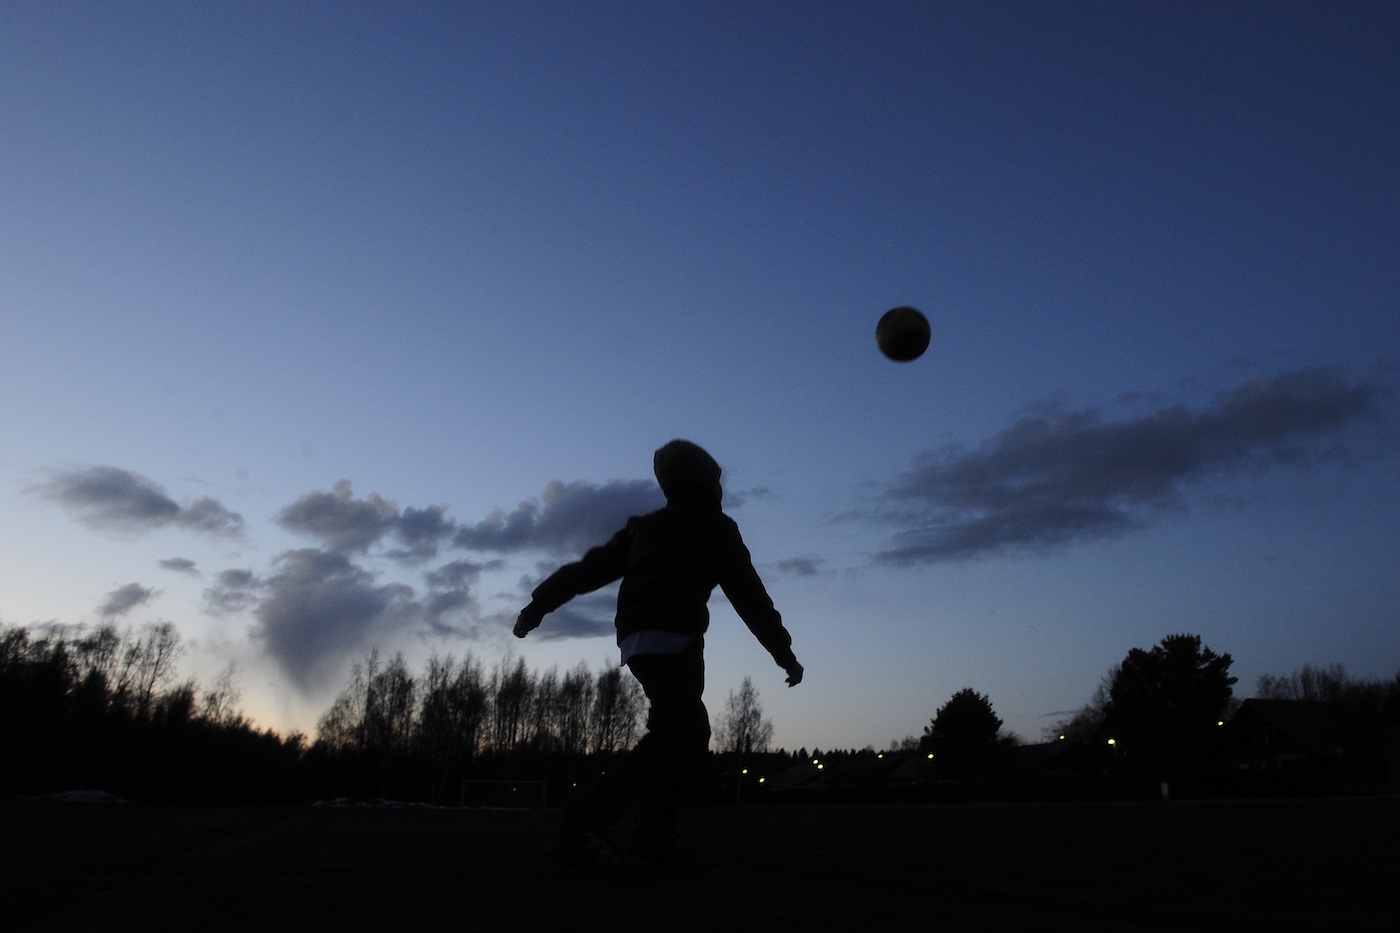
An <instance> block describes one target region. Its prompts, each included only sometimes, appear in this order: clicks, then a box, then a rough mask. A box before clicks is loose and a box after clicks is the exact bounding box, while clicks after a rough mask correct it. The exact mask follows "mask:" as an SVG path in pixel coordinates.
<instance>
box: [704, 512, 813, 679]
mask: <svg viewBox="0 0 1400 933" xmlns="http://www.w3.org/2000/svg"><path fill="white" fill-rule="evenodd" d="M723 535H724V540H723V558H722V561H723V563H722V566H721V575H720V581H719V585H720V589H722V590H723V591H724V595H725V596H726V597H728V599H729V604H730V605H731V606H733V607H734V611H735V612H737V613H738V614H739V618H741V619H743V620H744V624H745V625H747V626H748V627H749V631H751V632H753V634H754V637H755V638H757V639H758V643H759V644H761V645H762V646H763V647H764V648H765V649H766V650H767V652H768V653H769V654H771V655H772V656H773V660H774V661H777V662H778V666H779V667H781V668H783V669H784V670H786V669H787V668H789V667H791V666H792V665H793V664H795V663H796V662H797V656H796V655H795V654H793V653H792V635H791V634H789V633H788V630H787V629H786V628H784V627H783V617H782V616H781V615H780V614H779V613H778V610H777V609H776V608H774V606H773V599H772V597H770V596H769V595H768V590H767V589H766V588H765V587H764V585H763V581H762V580H761V579H760V578H759V576H758V571H757V570H755V569H754V566H753V558H752V557H751V556H750V555H749V549H748V547H746V546H745V545H744V540H743V538H742V537H741V536H740V534H739V526H738V525H736V524H734V522H733V520H732V519H728V518H727V517H726V520H725V527H724V529H723Z"/></svg>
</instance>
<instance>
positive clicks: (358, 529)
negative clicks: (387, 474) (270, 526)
mask: <svg viewBox="0 0 1400 933" xmlns="http://www.w3.org/2000/svg"><path fill="white" fill-rule="evenodd" d="M398 515H399V510H398V507H397V506H396V505H394V504H393V503H392V502H388V501H385V500H384V499H382V498H381V497H380V496H379V494H378V493H370V494H369V496H368V497H366V498H364V499H356V498H355V495H354V493H353V492H352V491H351V488H350V481H349V480H345V479H343V480H340V481H338V482H337V483H336V484H335V485H334V486H333V487H332V488H331V491H330V492H308V493H307V494H306V495H304V496H302V497H301V498H299V499H297V501H295V502H293V503H292V504H291V505H289V506H287V507H286V508H284V509H283V510H282V511H281V513H280V514H279V515H278V516H277V523H278V524H279V525H281V526H282V527H283V528H286V529H287V530H288V531H295V532H299V533H301V534H306V535H310V536H311V537H313V538H315V539H317V540H318V541H320V542H321V543H322V544H325V545H326V546H327V547H330V548H332V549H334V550H337V551H363V550H365V549H366V548H368V547H370V546H371V545H372V544H374V543H376V542H377V541H379V540H380V539H381V538H383V537H384V536H385V535H386V534H388V533H389V532H390V531H392V530H393V529H394V524H395V522H396V521H397V520H398Z"/></svg>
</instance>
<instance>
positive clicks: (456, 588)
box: [422, 560, 503, 635]
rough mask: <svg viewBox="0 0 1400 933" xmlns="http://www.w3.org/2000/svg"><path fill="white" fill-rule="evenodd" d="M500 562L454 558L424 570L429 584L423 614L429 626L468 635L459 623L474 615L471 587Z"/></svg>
mask: <svg viewBox="0 0 1400 933" xmlns="http://www.w3.org/2000/svg"><path fill="white" fill-rule="evenodd" d="M502 564H503V562H502V561H498V560H493V561H487V562H486V563H483V564H478V563H476V562H474V561H468V560H454V561H451V562H449V563H446V564H443V565H442V566H441V567H438V568H437V569H436V570H430V571H428V572H427V573H425V574H424V575H423V580H424V582H425V583H427V585H428V593H427V595H426V596H425V597H424V599H423V605H422V614H423V619H424V621H425V622H426V623H427V625H428V627H429V628H431V629H432V630H433V631H435V632H437V633H439V634H447V635H463V634H468V630H467V628H466V627H464V626H463V625H462V624H461V623H462V622H463V621H465V619H467V618H474V617H475V614H476V608H477V603H476V599H475V597H474V596H473V594H472V587H474V586H475V585H476V583H477V581H478V580H480V579H481V574H482V573H483V572H485V571H488V570H499V569H500V568H501V566H502Z"/></svg>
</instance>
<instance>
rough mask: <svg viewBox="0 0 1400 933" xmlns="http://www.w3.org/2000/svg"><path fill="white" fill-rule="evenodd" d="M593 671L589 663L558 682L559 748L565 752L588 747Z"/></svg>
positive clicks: (578, 667)
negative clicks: (589, 668) (589, 667)
mask: <svg viewBox="0 0 1400 933" xmlns="http://www.w3.org/2000/svg"><path fill="white" fill-rule="evenodd" d="M593 695H594V687H593V674H592V673H591V672H590V671H589V670H588V664H587V663H585V662H583V661H580V662H579V663H578V666H577V667H575V668H574V669H573V670H571V671H569V672H568V673H567V674H565V675H564V680H563V683H561V684H560V686H559V750H560V751H562V752H564V753H565V754H571V755H572V754H582V753H584V752H586V751H588V719H589V712H590V710H591V708H592V706H593Z"/></svg>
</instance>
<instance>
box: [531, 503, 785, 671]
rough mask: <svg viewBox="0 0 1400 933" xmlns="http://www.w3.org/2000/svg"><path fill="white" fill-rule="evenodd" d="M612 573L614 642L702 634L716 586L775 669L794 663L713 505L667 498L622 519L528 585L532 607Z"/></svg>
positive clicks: (745, 559) (547, 608)
mask: <svg viewBox="0 0 1400 933" xmlns="http://www.w3.org/2000/svg"><path fill="white" fill-rule="evenodd" d="M618 578H621V579H622V586H621V587H620V588H619V589H618V592H617V618H616V624H617V641H618V644H622V642H623V640H624V639H625V638H627V636H629V635H631V634H633V633H634V632H639V631H643V630H660V631H666V632H677V633H680V634H682V635H696V636H699V635H704V634H705V631H706V629H708V628H709V625H710V610H709V607H708V605H707V603H708V602H709V599H710V593H711V591H712V590H714V588H715V587H716V586H718V587H719V588H720V589H721V590H723V591H724V595H725V596H726V597H728V599H729V602H730V604H731V605H732V606H733V607H734V611H735V612H737V613H738V614H739V618H741V619H743V620H744V624H745V625H747V626H748V627H749V630H750V631H751V632H753V633H754V635H755V636H756V637H757V638H758V640H759V643H760V644H762V645H763V647H764V648H766V649H767V650H768V653H769V654H771V655H772V656H773V660H775V661H777V662H778V665H779V666H780V667H783V668H787V667H788V666H790V665H791V664H793V663H794V662H795V661H796V657H795V656H794V655H793V653H792V647H791V646H792V636H790V635H789V634H788V631H787V629H786V628H784V627H783V619H782V616H781V615H779V614H778V610H777V609H775V608H773V600H772V599H771V598H770V597H769V596H768V591H767V590H766V589H764V587H763V581H762V580H760V579H759V577H758V571H756V570H754V567H753V560H752V558H750V556H749V549H748V548H747V547H745V546H744V541H743V538H741V537H740V535H739V526H738V525H737V524H735V523H734V520H733V519H732V518H730V517H729V516H728V515H725V514H724V513H723V512H722V511H720V509H719V508H718V507H716V506H713V505H710V504H708V503H703V502H698V501H697V502H685V501H681V500H678V499H674V498H673V499H672V500H671V501H670V503H669V504H667V505H666V507H665V508H661V509H657V510H656V511H655V512H650V513H648V514H646V515H637V516H633V517H632V518H629V519H628V520H627V525H626V527H624V528H623V529H622V530H621V531H619V532H618V533H617V534H615V535H613V537H612V539H611V540H610V541H608V543H607V544H604V545H601V546H599V547H595V548H593V549H591V550H589V551H588V553H586V554H584V555H583V558H582V559H581V560H579V561H577V562H575V563H572V564H565V565H564V566H563V567H560V568H559V569H558V570H556V571H555V572H554V573H553V574H551V575H550V576H549V577H548V578H547V579H546V580H545V581H544V582H543V583H541V584H540V585H539V586H537V587H535V591H534V592H533V593H532V594H531V601H532V605H533V606H534V607H535V608H537V609H539V610H540V612H541V613H547V612H552V611H554V610H555V609H558V608H559V607H560V606H562V605H564V603H566V602H568V601H569V600H570V599H573V598H574V597H575V596H578V595H580V594H582V593H591V592H592V591H594V590H596V589H598V588H599V587H603V586H606V585H607V584H609V583H611V582H613V581H614V580H617V579H618Z"/></svg>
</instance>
